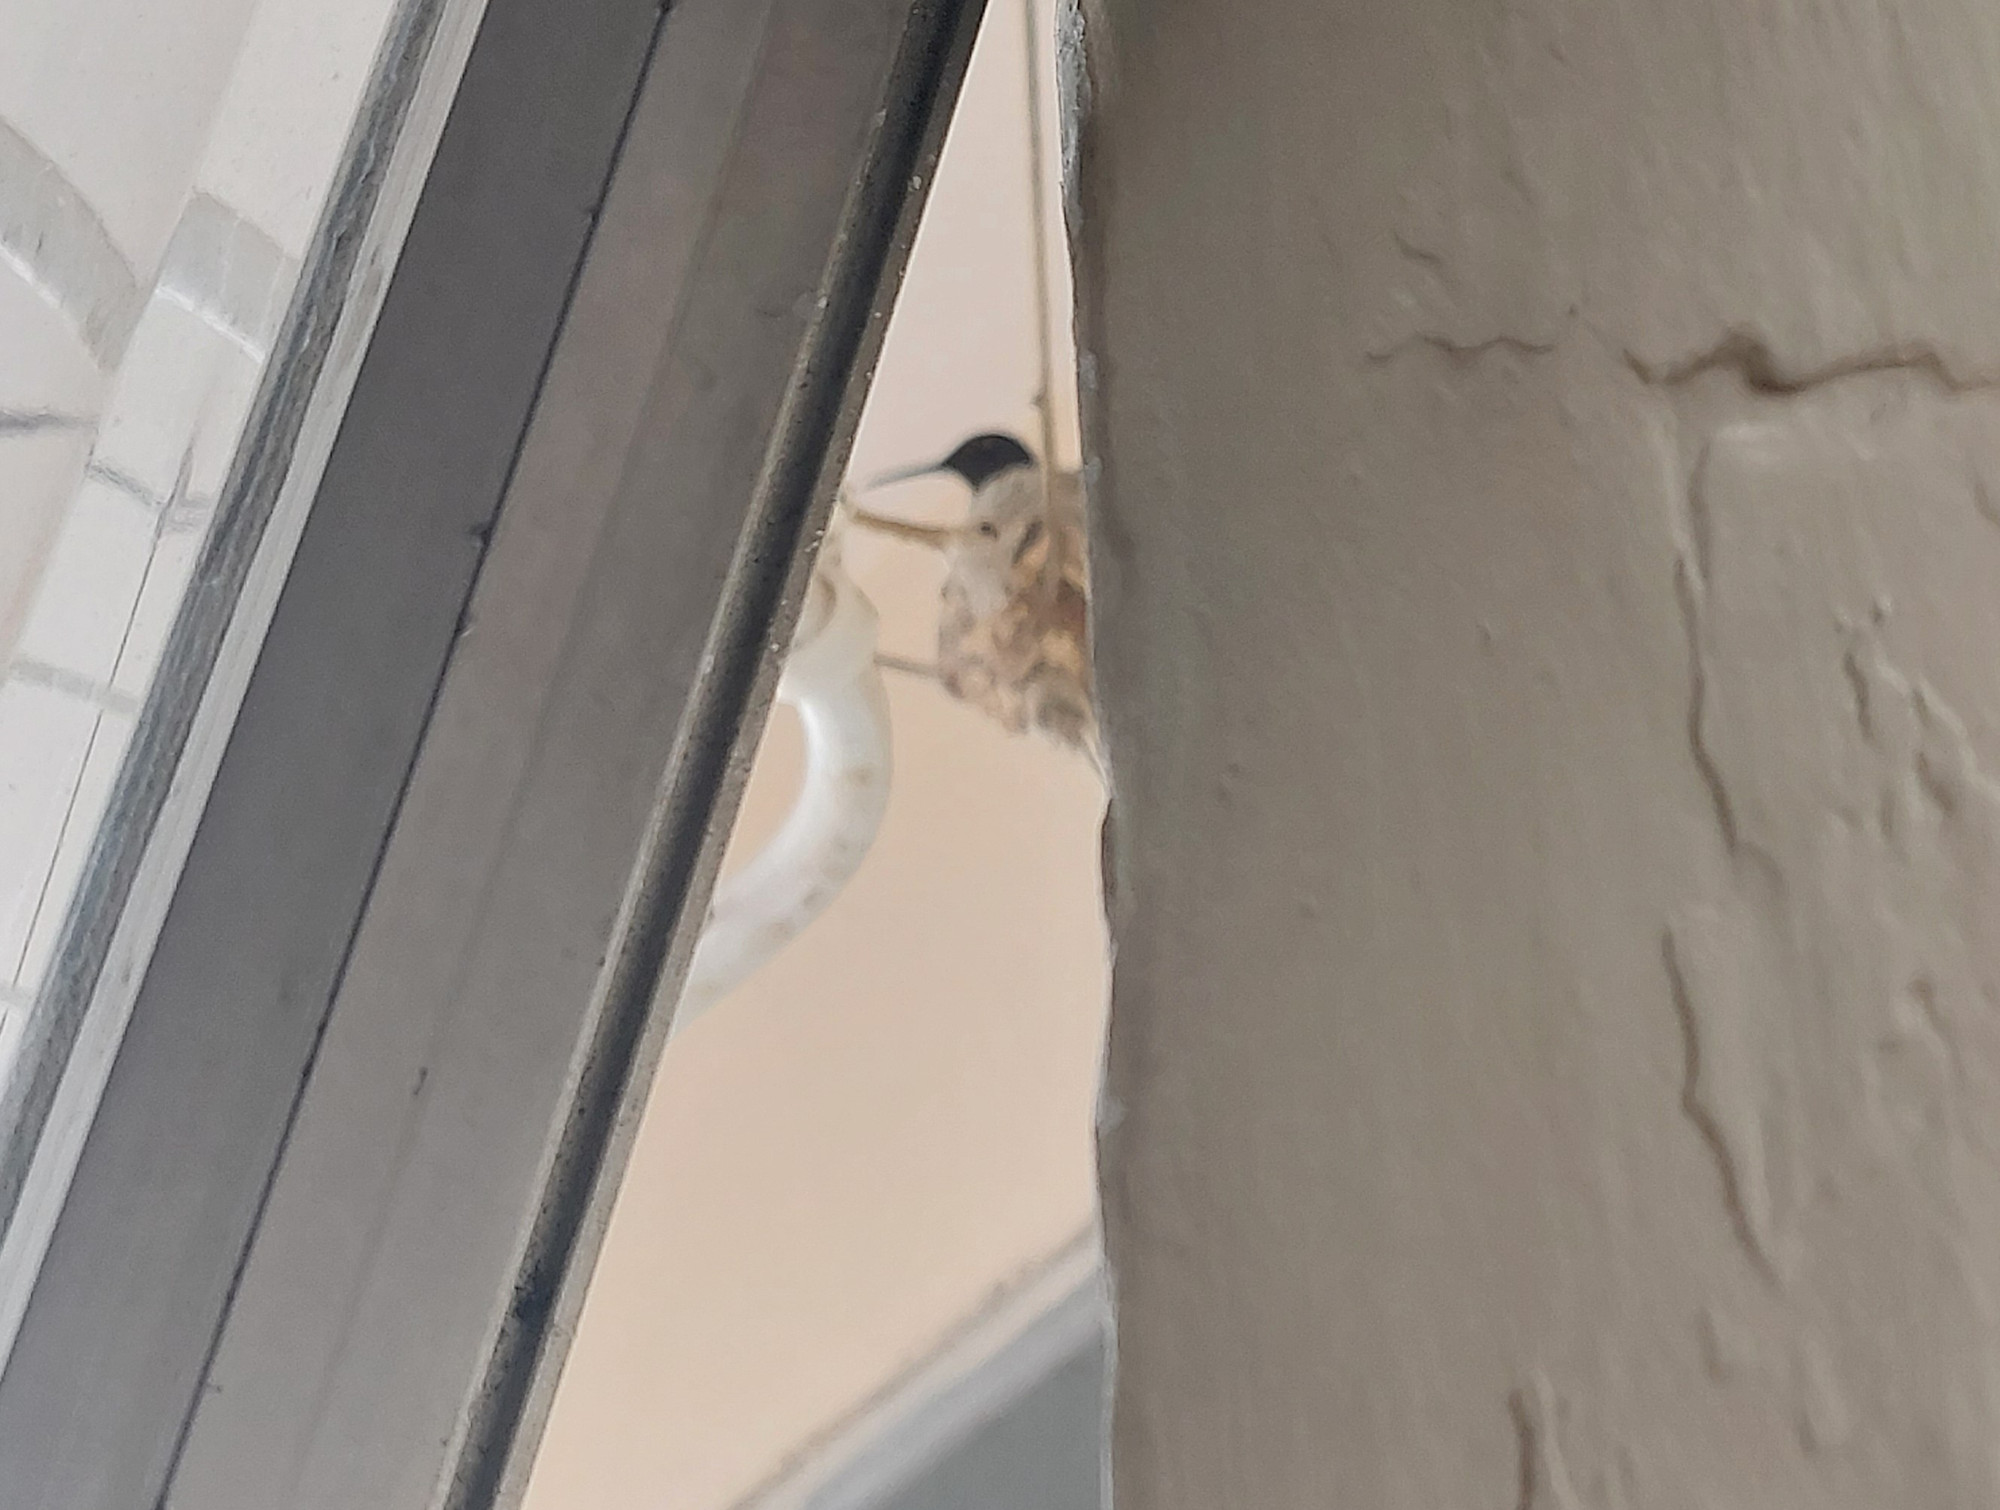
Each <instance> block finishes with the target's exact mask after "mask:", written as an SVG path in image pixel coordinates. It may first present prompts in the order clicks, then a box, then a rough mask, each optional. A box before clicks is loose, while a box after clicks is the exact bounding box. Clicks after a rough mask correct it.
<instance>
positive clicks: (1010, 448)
mask: <svg viewBox="0 0 2000 1510" xmlns="http://www.w3.org/2000/svg"><path fill="white" fill-rule="evenodd" d="M1034 464H1035V456H1034V453H1033V452H1032V451H1030V450H1029V449H1028V448H1027V447H1026V446H1024V445H1022V444H1021V442H1020V441H1019V440H1017V439H1016V438H1015V437H1014V436H1011V435H1002V434H999V433H988V434H985V435H975V436H973V437H972V438H971V439H970V440H966V441H961V442H960V443H959V446H958V449H957V450H955V451H953V452H952V453H951V455H949V456H947V457H946V458H945V459H944V460H943V461H934V462H926V463H925V464H924V465H923V466H920V467H910V468H908V469H906V470H904V471H901V472H889V473H886V474H885V475H883V476H881V477H877V478H875V479H873V480H872V481H871V482H870V483H869V484H868V485H869V486H870V487H871V488H879V487H884V486H886V485H887V484H889V483H892V482H908V481H910V480H911V479H912V478H917V477H932V476H935V475H936V474H937V473H939V472H950V473H951V474H952V475H953V476H955V477H958V478H960V479H961V480H962V481H963V482H964V483H965V485H966V486H967V487H969V488H971V489H972V491H973V492H975V493H976V492H978V491H979V490H980V489H981V488H983V487H985V486H986V484H987V483H989V482H991V481H992V480H993V479H994V478H996V477H998V476H999V475H1000V474H1001V473H1002V472H1011V471H1013V470H1014V469H1015V468H1016V467H1032V466H1033V465H1034Z"/></svg>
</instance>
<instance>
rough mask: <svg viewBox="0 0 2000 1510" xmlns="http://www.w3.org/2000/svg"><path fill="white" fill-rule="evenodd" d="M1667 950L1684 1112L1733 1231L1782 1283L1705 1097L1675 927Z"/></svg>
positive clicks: (1760, 1267)
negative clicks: (1711, 1165)
mask: <svg viewBox="0 0 2000 1510" xmlns="http://www.w3.org/2000/svg"><path fill="white" fill-rule="evenodd" d="M1661 952H1662V954H1663V956H1664V958H1665V961H1666V967H1667V987H1668V993H1669V995H1670V997H1671V999H1672V1001H1673V1006H1674V1014H1675V1016H1676V1018H1678V1020H1679V1022H1680V1028H1681V1096H1680V1107H1681V1115H1682V1116H1684V1117H1685V1118H1686V1119H1687V1120H1688V1122H1689V1123H1690V1124H1692V1126H1693V1127H1694V1130H1695V1132H1696V1133H1697V1134H1699V1135H1700V1138H1701V1141H1702V1143H1703V1144H1704V1145H1705V1146H1706V1147H1707V1149H1708V1151H1709V1156H1710V1158H1711V1159H1712V1160H1713V1161H1714V1163H1715V1167H1716V1173H1717V1175H1718V1177H1719V1178H1720V1180H1721V1182H1722V1205H1723V1209H1724V1210H1725V1211H1726V1212H1727V1213H1728V1216H1729V1225H1730V1229H1731V1231H1732V1232H1733V1233H1734V1234H1735V1237H1736V1241H1737V1244H1738V1246H1740V1247H1741V1248H1742V1249H1743V1251H1744V1252H1745V1253H1746V1254H1748V1255H1749V1257H1750V1261H1751V1263H1752V1264H1753V1265H1754V1266H1755V1268H1756V1270H1757V1272H1758V1273H1759V1274H1760V1275H1761V1276H1763V1278H1764V1279H1766V1280H1767V1281H1769V1282H1770V1283H1771V1284H1773V1285H1778V1284H1780V1283H1781V1281H1782V1276H1781V1275H1780V1274H1779V1272H1778V1266H1777V1263H1776V1261H1775V1259H1774V1258H1773V1256H1772V1253H1771V1250H1770V1244H1769V1242H1768V1241H1767V1240H1766V1236H1765V1234H1764V1232H1763V1230H1762V1229H1763V1227H1764V1226H1765V1225H1767V1224H1768V1219H1766V1220H1765V1221H1761V1222H1760V1220H1759V1218H1758V1215H1757V1213H1756V1212H1755V1211H1754V1210H1753V1209H1752V1206H1751V1203H1750V1200H1749V1198H1748V1193H1747V1192H1746V1191H1745V1189H1744V1174H1743V1171H1742V1170H1741V1168H1739V1166H1738V1164H1737V1159H1736V1154H1735V1152H1734V1149H1733V1148H1732V1146H1731V1143H1730V1139H1729V1135H1728V1132H1727V1131H1726V1130H1725V1129H1724V1127H1723V1125H1722V1120H1721V1118H1720V1117H1718V1116H1717V1115H1716V1113H1715V1112H1714V1110H1713V1109H1712V1108H1711V1107H1710V1106H1709V1105H1708V1102H1707V1100H1706V1099H1705V1097H1706V1094H1707V1083H1706V1081H1705V1080H1704V1078H1703V1069H1702V1034H1701V1018H1700V1015H1699V1014H1698V1012H1697V1011H1696V1009H1695V1002H1694V993H1693V989H1692V987H1691V986H1690V984H1689V981H1688V977H1687V970H1686V967H1685V965H1684V964H1683V962H1682V960H1681V946H1680V942H1679V940H1678V938H1677V937H1676V935H1675V931H1674V930H1673V929H1672V928H1671V927H1669V928H1668V929H1667V931H1666V935H1665V937H1664V938H1663V939H1662V941H1661Z"/></svg>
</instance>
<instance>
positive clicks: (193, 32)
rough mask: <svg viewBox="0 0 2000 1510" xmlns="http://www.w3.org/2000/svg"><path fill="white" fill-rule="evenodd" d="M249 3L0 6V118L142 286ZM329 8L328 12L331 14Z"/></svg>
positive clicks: (198, 149)
mask: <svg viewBox="0 0 2000 1510" xmlns="http://www.w3.org/2000/svg"><path fill="white" fill-rule="evenodd" d="M254 4H255V0H143V3H135V0H10V3H9V4H8V5H7V6H6V7H5V16H6V30H5V36H6V42H5V45H4V46H0V100H4V101H6V110H7V116H8V119H9V120H10V121H11V122H12V123H13V125H14V126H15V127H16V128H17V129H18V130H19V131H20V132H21V133H22V134H23V135H24V136H26V137H28V138H29V139H30V140H32V141H33V142H34V143H35V144H36V145H37V146H38V147H39V148H40V149H41V150H42V151H43V152H44V153H46V154H47V155H48V156H49V157H50V158H51V159H53V160H54V161H55V162H56V163H57V164H58V165H59V166H60V168H61V169H62V171H63V173H64V174H65V175H66V176H67V177H68V178H69V179H70V181H71V182H72V183H74V184H75V186H76V187H77V189H78V190H79V191H81V193H82V194H83V196H84V197H85V198H86V199H87V200H88V201H89V203H90V204H91V207H92V208H93V209H94V210H95V211H96V212H97V214H98V216H99V217H100V218H101V219H102V220H103V221H104V223H105V225H106V226H107V227H108V228H109V230H110V232H111V234H112V238H113V239H114V240H115V241H116V242H117V244H118V245H119V247H120V248H121V249H122V250H123V251H124V253H125V255H126V257H127V258H128V259H129V260H130V261H131V262H132V263H133V265H134V266H135V267H136V268H138V269H139V272H140V277H141V281H148V280H149V279H150V276H151V270H152V266H153V263H154V261H155V260H156V259H157V258H158V256H159V254H160V251H161V249H162V248H163V247H165V245H166V242H167V237H168V235H169V233H170V232H171V231H172V229H173V223H174V218H175V217H176V216H177V215H178V214H179V213H180V204H181V201H182V199H183V198H184V197H185V196H186V194H187V192H188V190H189V189H190V188H191V187H192V186H193V184H194V177H195V172H196V168H197V164H198V163H199V162H200V159H201V156H202V154H203V151H204V149H205V146H206V143H207V137H208V133H209V128H210V124H211V122H213V120H214V119H215V114H216V110H217V108H218V106H219V105H220V104H221V101H222V99H223V97H224V95H225V94H226V93H227V92H228V89H229V84H230V77H231V75H232V73H233V72H234V71H235V68H236V64H237V59H238V58H239V56H240V55H241V52H242V46H243V39H244V35H245V33H246V32H247V31H248V30H249V26H250V17H251V13H252V11H253V9H254ZM336 8H337V7H336Z"/></svg>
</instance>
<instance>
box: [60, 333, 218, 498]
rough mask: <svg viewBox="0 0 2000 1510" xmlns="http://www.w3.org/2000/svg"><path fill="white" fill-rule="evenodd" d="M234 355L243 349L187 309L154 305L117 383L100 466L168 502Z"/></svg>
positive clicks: (101, 437) (103, 427)
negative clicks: (224, 371) (227, 363)
mask: <svg viewBox="0 0 2000 1510" xmlns="http://www.w3.org/2000/svg"><path fill="white" fill-rule="evenodd" d="M232 355H235V356H240V355H241V348H239V347H238V346H237V345H236V344H235V343H234V342H233V341H231V340H230V338H229V337H228V336H227V335H225V334H223V333H222V332H221V331H219V330H217V329H216V328H215V327H214V326H213V325H211V324H209V323H208V321H206V320H204V319H202V317H201V316H200V315H198V314H196V313H195V312H194V311H193V310H191V309H189V308H187V306H186V305H184V304H180V303H177V302H175V301H174V300H172V299H169V298H164V297H159V296H155V297H154V298H152V299H151V300H149V301H148V302H147V305H146V310H145V313H144V314H143V315H141V316H140V318H139V324H138V327H137V328H136V329H135V330H134V331H133V332H132V340H131V343H130V344H129V345H128V346H127V347H126V348H125V359H124V361H123V362H122V363H120V364H119V368H118V375H117V377H116V378H115V379H114V380H113V383H112V389H111V395H110V398H109V400H108V402H107V403H106V404H105V408H104V417H103V420H102V422H101V424H100V426H99V429H98V436H97V450H96V453H95V454H94V456H93V457H92V460H93V461H94V462H96V463H97V464H98V465H99V466H100V467H108V468H110V469H111V470H112V471H113V472H114V473H116V474H117V475H118V476H119V477H122V478H130V479H131V480H133V481H135V482H137V483H138V484H139V485H140V486H141V487H142V488H143V489H144V491H145V492H146V493H147V494H148V495H149V496H150V497H152V498H154V499H156V500H157V499H164V498H166V497H167V496H168V495H169V494H170V493H172V492H173V490H174V484H175V482H176V480H177V479H178V478H179V477H180V473H181V464H182V462H183V461H184V460H185V459H186V458H187V455H188V452H189V450H190V448H191V447H192V446H193V445H194V443H195V437H196V436H197V435H198V434H200V433H201V429H202V425H203V418H204V415H205V414H206V412H207V410H208V408H209V405H210V403H211V401H212V396H213V393H214V390H215V386H216V380H217V377H218V376H219V375H220V373H221V371H222V370H223V365H222V364H223V363H224V362H225V361H226V360H228V359H229V358H230V357H231V356H232Z"/></svg>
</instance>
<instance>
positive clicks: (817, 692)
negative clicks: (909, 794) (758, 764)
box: [674, 560, 890, 1029]
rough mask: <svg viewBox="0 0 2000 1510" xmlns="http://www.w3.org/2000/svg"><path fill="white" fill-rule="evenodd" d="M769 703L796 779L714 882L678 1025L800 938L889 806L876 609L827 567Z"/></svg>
mask: <svg viewBox="0 0 2000 1510" xmlns="http://www.w3.org/2000/svg"><path fill="white" fill-rule="evenodd" d="M799 631H800V632H799V635H798V637H797V638H796V639H795V640H794V641H793V643H792V653H791V657H790V659H789V660H787V661H786V663H785V671H784V675H783V676H782V677H781V678H780V680H779V682H778V701H780V702H782V703H786V704H789V705H790V706H791V707H793V708H795V709H797V710H798V714H799V721H800V723H801V724H802V725H803V727H804V731H805V766H806V769H805V779H804V781H803V782H802V783H801V786H800V790H799V796H798V800H797V801H796V802H795V803H794V804H793V806H792V810H791V812H790V813H789V814H787V815H786V818H785V821H784V824H783V826H782V827H780V828H779V830H778V832H777V835H776V836H775V837H774V838H773V839H772V840H771V842H770V843H769V844H767V845H766V846H765V847H764V848H763V849H762V850H760V851H759V852H758V853H757V855H756V857H755V858H754V859H752V860H751V861H749V863H747V864H746V865H744V866H743V867H742V869H740V870H738V871H737V872H736V873H735V874H734V875H732V876H730V877H729V878H728V879H727V880H726V881H724V882H722V883H721V884H720V885H719V886H717V888H716V891H715V900H714V901H713V903H712V904H711V905H710V907H709V915H708V926H707V928H706V929H705V930H704V931H703V933H702V936H701V942H700V944H699V945H697V946H696V948H695V955H694V963H693V965H692V966H691V967H690V969H689V972H688V983H687V989H686V990H685V991H684V992H683V994H682V996H681V1005H680V1011H679V1013H678V1014H677V1015H676V1017H675V1021H674V1026H675V1028H676V1029H678V1028H681V1027H684V1026H685V1025H686V1024H687V1023H689V1022H691V1021H693V1020H694V1018H696V1017H697V1016H699V1015H700V1014H701V1013H702V1012H704V1011H706V1010H707V1009H708V1008H709V1007H712V1006H714V1005H715V1003H716V1002H718V1001H720V1000H721V999H722V997H723V996H725V995H727V994H728V993H729V992H730V991H731V990H733V989H734V988H735V987H736V986H737V985H738V984H739V983H740V982H742V981H743V980H744V979H745V978H747V977H748V976H749V975H750V974H751V973H752V972H754V971H755V970H756V969H757V968H758V967H759V966H761V965H763V964H764V962H765V961H767V960H769V959H770V958H771V957H772V956H773V955H775V954H776V953H777V952H778V951H779V950H780V949H782V948H784V946H785V945H786V944H788V943H790V942H791V941H792V940H793V939H794V938H796V937H798V935H799V934H800V933H802V932H803V931H804V930H805V929H806V927H807V926H808V925H810V924H811V923H812V921H813V920H814V919H815V918H817V917H818V916H819V915H820V914H821V913H822V912H824V911H825V910H826V908H827V905H828V904H829V903H830V902H832V901H833V899H834V897H836V896H837V895H839V893H840V890H841V888H842V887H844V886H845V885H846V884H847V883H848V882H849V881H850V880H852V879H853V877H854V873H855V871H857V870H859V869H860V868H861V862H862V860H863V859H864V858H865V857H866V856H867V854H868V850H869V848H870V847H871V846H872V845H873V844H874V842H875V835H876V833H877V832H878V831H879V830H880V829H881V827H882V815H883V813H884V812H885V811H886V810H887V808H888V805H889V773H890V760H889V702H888V697H887V695H886V694H885V693H884V691H883V690H882V674H881V672H880V671H879V670H877V669H876V665H875V633H876V617H875V608H874V605H872V604H871V603H870V602H869V601H868V599H867V598H866V597H865V596H863V594H862V592H861V590H860V589H859V588H858V587H856V586H855V585H854V584H853V583H852V582H851V581H849V580H848V578H847V576H846V574H845V573H844V572H842V571H841V569H840V566H839V564H838V563H837V562H833V561H826V560H822V562H821V563H820V566H819V568H818V570H817V571H816V572H815V573H814V576H813V582H812V587H811V589H810V592H809V595H808V597H807V600H806V609H805V614H804V616H803V619H802V621H801V623H800V626H799Z"/></svg>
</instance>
